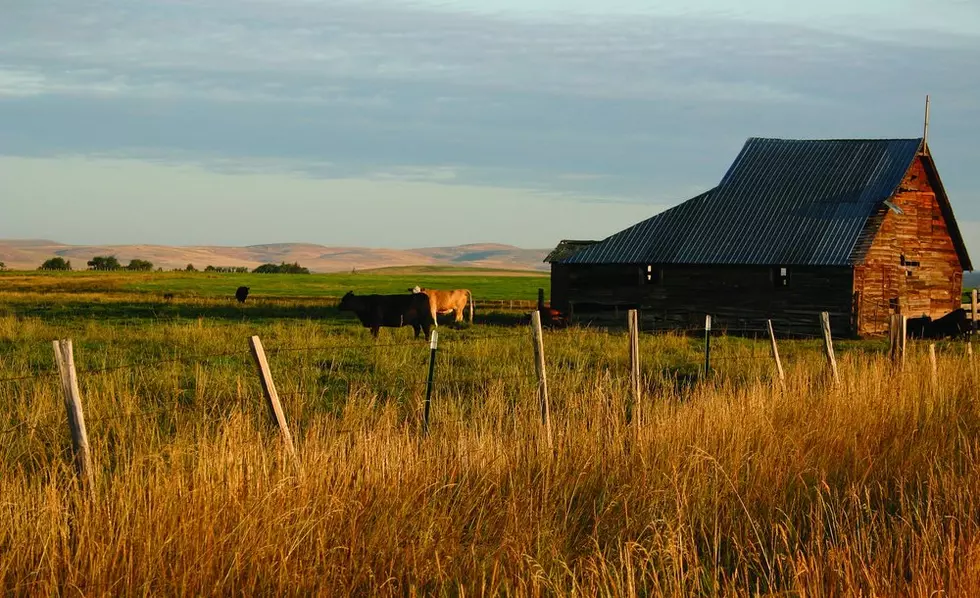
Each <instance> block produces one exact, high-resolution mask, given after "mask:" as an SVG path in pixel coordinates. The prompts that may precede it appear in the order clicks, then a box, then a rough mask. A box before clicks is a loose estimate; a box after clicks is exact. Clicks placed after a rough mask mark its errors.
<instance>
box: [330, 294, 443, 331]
mask: <svg viewBox="0 0 980 598" xmlns="http://www.w3.org/2000/svg"><path fill="white" fill-rule="evenodd" d="M338 309H340V310H341V311H352V312H354V314H356V315H357V318H358V319H359V320H360V321H361V325H362V326H364V327H365V328H370V329H371V336H373V337H374V338H378V331H379V330H380V329H381V327H382V326H386V327H389V328H400V327H402V326H411V327H412V329H413V330H414V331H415V338H418V337H419V333H420V332H421V331H423V330H424V331H425V336H426V338H428V337H429V333H430V331H431V330H432V326H433V325H434V324H435V322H434V319H433V317H432V313H431V309H430V307H429V296H428V295H426V294H425V293H412V294H410V295H355V294H354V292H353V291H348V292H347V294H346V295H344V296H343V298H342V299H341V300H340V305H339V306H338Z"/></svg>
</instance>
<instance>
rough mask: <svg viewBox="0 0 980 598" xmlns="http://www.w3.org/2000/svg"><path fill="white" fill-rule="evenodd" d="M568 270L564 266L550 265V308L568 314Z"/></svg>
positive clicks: (567, 267)
mask: <svg viewBox="0 0 980 598" xmlns="http://www.w3.org/2000/svg"><path fill="white" fill-rule="evenodd" d="M568 269H569V266H566V265H565V264H551V292H550V293H549V295H548V296H549V297H551V307H553V308H555V309H557V310H560V311H562V312H568Z"/></svg>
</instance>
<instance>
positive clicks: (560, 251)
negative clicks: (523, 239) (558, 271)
mask: <svg viewBox="0 0 980 598" xmlns="http://www.w3.org/2000/svg"><path fill="white" fill-rule="evenodd" d="M598 242H599V241H580V240H575V239H562V241H561V243H559V244H558V246H557V247H555V248H554V249H552V250H551V253H549V254H548V255H547V256H545V258H544V260H542V261H544V262H549V263H551V262H560V261H562V260H564V259H565V258H567V257H568V256H570V255H572V254H574V253H575V252H576V251H578V250H580V249H582V248H583V247H588V246H589V245H595V244H596V243H598Z"/></svg>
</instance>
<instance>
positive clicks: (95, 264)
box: [87, 255, 122, 270]
mask: <svg viewBox="0 0 980 598" xmlns="http://www.w3.org/2000/svg"><path fill="white" fill-rule="evenodd" d="M87 265H88V267H89V269H90V270H120V269H122V264H120V263H119V260H117V259H116V256H114V255H99V256H96V257H94V258H92V259H91V260H89V262H88V263H87Z"/></svg>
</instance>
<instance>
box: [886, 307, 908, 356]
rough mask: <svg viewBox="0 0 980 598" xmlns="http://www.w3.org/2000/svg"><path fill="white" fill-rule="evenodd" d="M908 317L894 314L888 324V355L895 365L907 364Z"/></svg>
mask: <svg viewBox="0 0 980 598" xmlns="http://www.w3.org/2000/svg"><path fill="white" fill-rule="evenodd" d="M907 322H908V317H907V316H905V315H904V314H892V315H891V317H890V320H889V324H888V355H889V357H891V360H892V363H894V364H895V365H898V366H901V367H904V366H905V342H906V325H907Z"/></svg>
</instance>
